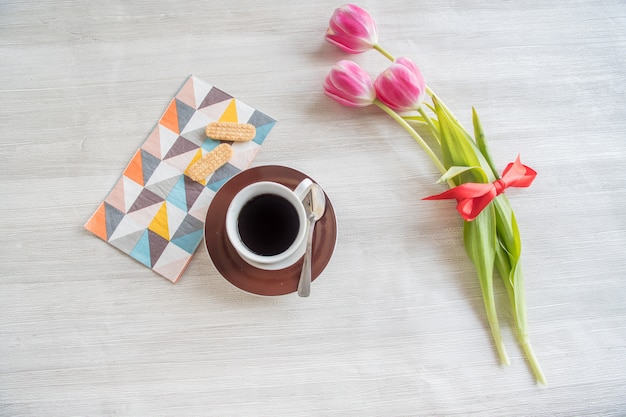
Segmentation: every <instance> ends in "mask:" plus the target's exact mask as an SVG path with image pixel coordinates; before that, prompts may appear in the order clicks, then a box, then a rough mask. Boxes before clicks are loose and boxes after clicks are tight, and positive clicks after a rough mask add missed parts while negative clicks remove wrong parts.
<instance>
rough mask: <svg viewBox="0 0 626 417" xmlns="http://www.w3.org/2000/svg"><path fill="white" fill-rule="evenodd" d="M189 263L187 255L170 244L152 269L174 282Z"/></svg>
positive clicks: (188, 255) (189, 256)
mask: <svg viewBox="0 0 626 417" xmlns="http://www.w3.org/2000/svg"><path fill="white" fill-rule="evenodd" d="M189 261H191V255H190V254H189V253H187V252H185V251H184V250H183V249H180V248H179V247H177V246H176V245H174V244H172V243H170V244H169V245H167V247H166V248H165V250H164V251H163V253H162V254H161V257H160V258H159V260H158V261H157V263H156V264H155V265H154V266H153V267H152V269H153V270H154V271H155V272H158V273H159V274H161V275H163V276H164V277H165V278H167V279H169V280H170V281H172V282H176V281H177V280H178V279H179V278H180V276H181V275H182V274H183V272H184V271H185V268H187V265H188V264H189Z"/></svg>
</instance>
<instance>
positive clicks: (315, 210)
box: [298, 183, 326, 297]
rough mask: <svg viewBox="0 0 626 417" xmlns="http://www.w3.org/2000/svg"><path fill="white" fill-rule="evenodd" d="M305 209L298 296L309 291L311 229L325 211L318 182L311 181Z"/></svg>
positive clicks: (307, 293)
mask: <svg viewBox="0 0 626 417" xmlns="http://www.w3.org/2000/svg"><path fill="white" fill-rule="evenodd" d="M304 201H305V207H304V208H305V210H306V212H307V219H308V220H309V230H308V235H307V242H306V252H305V254H304V263H303V264H302V272H301V273H300V282H298V295H299V296H300V297H308V296H309V294H310V293H311V267H312V265H311V253H312V252H313V229H314V228H315V222H317V221H318V220H319V219H321V218H322V216H323V215H324V211H326V197H325V196H324V190H322V187H320V186H319V185H318V184H316V183H313V185H312V186H311V191H310V192H309V195H308V196H307V198H305V200H304Z"/></svg>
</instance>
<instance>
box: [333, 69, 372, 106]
mask: <svg viewBox="0 0 626 417" xmlns="http://www.w3.org/2000/svg"><path fill="white" fill-rule="evenodd" d="M324 93H325V94H326V95H327V96H328V97H330V98H332V99H333V100H335V101H336V102H338V103H340V104H343V105H344V106H348V107H365V106H369V105H370V104H372V103H373V102H374V99H375V98H376V91H375V90H374V84H373V83H372V79H371V78H370V76H369V75H368V74H367V73H366V72H365V71H364V70H363V69H362V68H361V67H359V66H358V65H357V64H356V63H354V62H352V61H347V60H343V61H339V62H337V63H336V64H335V66H334V67H333V68H332V69H331V70H330V72H329V73H328V75H327V76H326V79H325V80H324Z"/></svg>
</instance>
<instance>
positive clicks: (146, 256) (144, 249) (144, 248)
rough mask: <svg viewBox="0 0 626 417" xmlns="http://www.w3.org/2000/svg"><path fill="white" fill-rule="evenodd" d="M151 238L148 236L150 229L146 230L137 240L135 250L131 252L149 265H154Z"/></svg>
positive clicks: (137, 258) (134, 256)
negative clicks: (151, 257) (151, 255)
mask: <svg viewBox="0 0 626 417" xmlns="http://www.w3.org/2000/svg"><path fill="white" fill-rule="evenodd" d="M149 239H150V238H149V237H148V230H144V232H143V233H142V235H141V237H140V238H139V240H138V241H137V244H136V245H135V247H134V248H133V250H132V251H131V252H130V253H129V255H130V256H132V257H133V258H135V259H136V260H138V261H139V262H141V263H142V264H144V265H145V266H147V267H148V268H150V267H152V262H151V260H150V240H149Z"/></svg>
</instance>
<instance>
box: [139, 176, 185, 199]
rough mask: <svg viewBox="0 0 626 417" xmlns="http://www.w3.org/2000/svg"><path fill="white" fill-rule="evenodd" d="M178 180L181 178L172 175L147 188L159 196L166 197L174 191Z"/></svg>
mask: <svg viewBox="0 0 626 417" xmlns="http://www.w3.org/2000/svg"><path fill="white" fill-rule="evenodd" d="M178 181H179V178H177V177H172V178H168V179H166V180H163V181H161V182H157V183H156V184H152V185H149V186H147V187H146V188H147V189H148V190H150V191H152V192H153V193H155V194H156V195H158V196H159V197H162V198H163V199H166V198H167V196H168V194H169V193H170V192H171V191H172V188H174V186H175V185H176V183H177V182H178Z"/></svg>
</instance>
